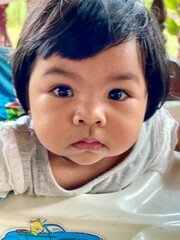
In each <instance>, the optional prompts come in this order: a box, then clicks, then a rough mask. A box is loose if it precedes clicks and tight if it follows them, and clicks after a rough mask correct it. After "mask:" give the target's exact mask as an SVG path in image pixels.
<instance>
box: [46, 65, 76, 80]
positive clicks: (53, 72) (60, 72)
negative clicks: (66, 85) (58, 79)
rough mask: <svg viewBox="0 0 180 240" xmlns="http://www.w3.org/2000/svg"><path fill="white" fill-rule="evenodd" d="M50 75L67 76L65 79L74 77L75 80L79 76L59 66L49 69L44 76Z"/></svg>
mask: <svg viewBox="0 0 180 240" xmlns="http://www.w3.org/2000/svg"><path fill="white" fill-rule="evenodd" d="M48 75H61V76H65V77H71V78H72V77H73V78H77V77H78V75H77V74H76V73H74V72H71V71H67V70H65V69H63V68H61V67H57V66H53V67H50V68H49V69H47V70H46V71H45V72H44V73H43V76H48Z"/></svg>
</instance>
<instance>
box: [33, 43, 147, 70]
mask: <svg viewBox="0 0 180 240" xmlns="http://www.w3.org/2000/svg"><path fill="white" fill-rule="evenodd" d="M142 55H143V54H142V52H141V51H140V47H139V44H138V42H137V41H136V40H135V39H133V40H131V41H128V42H124V43H121V44H118V45H116V46H108V47H107V48H106V49H104V50H103V51H101V52H99V53H98V54H96V55H95V56H93V57H89V58H85V59H81V60H72V59H68V58H64V57H62V56H61V54H59V53H56V54H52V55H51V56H50V57H48V58H46V59H43V58H42V57H41V56H38V57H37V59H36V62H35V64H34V67H33V69H32V72H33V71H34V70H35V69H36V70H37V68H38V69H39V71H46V70H47V71H48V69H49V70H51V69H52V68H53V67H54V66H55V67H59V68H61V69H64V70H66V69H67V70H71V71H75V72H77V71H82V72H83V71H85V70H88V69H89V70H90V71H91V68H94V69H95V70H96V72H98V68H100V67H102V68H103V66H104V72H107V71H108V70H112V71H113V70H115V69H118V68H121V69H122V68H124V70H125V69H127V70H130V69H132V71H133V69H135V68H138V69H140V70H142V69H143V65H144V64H143V62H142ZM105 66H106V68H105ZM32 72H31V73H32ZM48 72H49V71H48Z"/></svg>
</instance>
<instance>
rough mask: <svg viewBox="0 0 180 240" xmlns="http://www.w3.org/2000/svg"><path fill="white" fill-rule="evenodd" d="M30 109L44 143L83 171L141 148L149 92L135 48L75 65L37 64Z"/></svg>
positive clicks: (53, 59) (117, 49) (51, 60)
mask: <svg viewBox="0 0 180 240" xmlns="http://www.w3.org/2000/svg"><path fill="white" fill-rule="evenodd" d="M29 103H30V111H31V116H32V119H33V125H34V129H35V132H36V134H37V137H38V139H39V141H40V142H41V143H42V144H43V145H44V146H45V148H47V149H48V151H49V152H50V153H52V154H55V155H58V156H64V157H66V158H68V159H70V160H72V161H73V162H75V163H77V164H80V165H91V164H94V163H97V162H98V161H100V160H102V159H105V158H106V159H108V158H109V160H110V158H112V157H117V158H119V157H120V156H122V155H123V153H125V152H126V151H128V150H129V149H130V148H131V147H132V146H133V144H134V143H135V142H136V140H137V138H138V135H139V132H140V130H141V126H142V123H143V120H144V115H145V112H146V106H147V88H146V81H145V78H144V74H143V70H142V64H141V63H140V59H139V54H138V50H137V44H136V42H135V41H134V40H133V41H130V42H127V43H124V44H120V45H118V46H115V47H112V48H109V49H107V50H104V51H103V52H101V53H100V54H98V55H96V56H95V57H92V58H88V59H86V60H81V61H74V60H68V59H65V58H61V57H60V56H57V55H53V56H51V57H49V58H48V59H46V60H43V59H41V58H39V59H37V62H36V65H35V66H34V69H33V71H32V74H31V77H30V84H29Z"/></svg>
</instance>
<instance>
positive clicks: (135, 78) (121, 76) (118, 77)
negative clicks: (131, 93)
mask: <svg viewBox="0 0 180 240" xmlns="http://www.w3.org/2000/svg"><path fill="white" fill-rule="evenodd" d="M109 79H110V80H115V81H125V80H131V81H136V82H139V79H140V77H139V76H138V75H137V74H135V73H133V72H127V73H120V74H117V75H113V76H110V77H109Z"/></svg>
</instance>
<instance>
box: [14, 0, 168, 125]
mask: <svg viewBox="0 0 180 240" xmlns="http://www.w3.org/2000/svg"><path fill="white" fill-rule="evenodd" d="M35 2H36V3H34V5H33V6H31V9H30V11H29V14H28V17H27V20H26V22H25V24H24V27H23V30H22V33H21V37H20V40H19V43H18V46H17V49H16V52H15V54H14V57H13V80H14V86H15V89H16V93H17V97H18V99H19V101H20V103H21V104H22V106H23V108H24V110H25V111H26V112H27V111H28V108H29V106H28V84H29V78H30V74H31V70H32V68H33V64H34V63H35V60H36V58H37V57H38V56H41V57H42V58H44V59H47V58H48V57H50V56H51V55H53V54H59V55H60V56H62V57H64V58H68V59H72V60H82V59H86V58H89V57H92V56H94V55H96V54H97V53H99V52H100V51H102V50H104V49H106V48H108V47H111V46H114V45H117V44H121V43H123V42H126V41H129V40H131V39H136V40H137V42H138V44H139V49H140V54H141V58H142V61H143V65H144V74H145V79H146V81H147V91H148V103H147V109H146V113H145V119H144V120H147V119H149V118H150V117H151V116H152V115H153V114H154V112H155V111H156V110H157V109H158V108H159V107H160V106H161V105H162V104H163V103H164V101H165V99H166V97H167V94H168V91H169V71H168V66H167V62H166V55H165V49H164V46H163V41H162V36H161V32H160V30H159V28H158V25H157V23H156V21H155V19H154V18H153V16H152V14H151V13H149V12H148V11H147V9H146V8H145V6H144V5H143V4H142V3H141V2H140V1H138V0H37V1H35ZM130 64H133V63H130Z"/></svg>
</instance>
